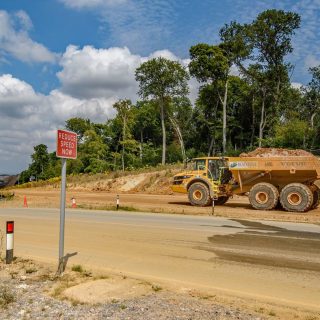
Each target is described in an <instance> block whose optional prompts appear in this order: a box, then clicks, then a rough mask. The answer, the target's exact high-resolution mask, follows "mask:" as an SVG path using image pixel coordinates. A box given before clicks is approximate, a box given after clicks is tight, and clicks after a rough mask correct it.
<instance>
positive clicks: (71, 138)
mask: <svg viewBox="0 0 320 320" xmlns="http://www.w3.org/2000/svg"><path fill="white" fill-rule="evenodd" d="M57 157H58V158H67V159H76V158H77V134H76V133H75V132H71V131H65V130H58V131H57Z"/></svg>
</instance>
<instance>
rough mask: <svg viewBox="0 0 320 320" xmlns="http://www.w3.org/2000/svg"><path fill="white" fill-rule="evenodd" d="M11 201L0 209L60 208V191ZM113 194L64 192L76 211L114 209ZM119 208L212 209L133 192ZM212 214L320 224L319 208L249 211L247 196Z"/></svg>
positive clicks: (35, 191) (29, 192)
mask: <svg viewBox="0 0 320 320" xmlns="http://www.w3.org/2000/svg"><path fill="white" fill-rule="evenodd" d="M13 192H15V194H16V196H15V199H14V200H11V201H8V202H5V201H2V202H0V208H10V207H12V208H17V207H23V204H24V196H26V198H27V202H28V206H29V207H30V208H59V197H60V190H59V189H58V188H57V189H44V188H30V189H16V190H13ZM116 196H117V194H116V193H110V192H106V191H94V192H93V191H72V190H69V191H68V192H67V207H71V198H72V197H74V198H75V199H76V203H77V206H78V208H82V209H102V210H106V209H107V210H108V209H114V207H115V203H116ZM120 206H121V207H122V208H123V209H124V210H129V211H145V212H159V213H180V214H186V215H204V216H207V215H210V214H211V211H212V209H211V207H206V208H199V207H193V206H191V205H190V204H189V202H188V199H187V195H183V194H174V195H154V194H143V193H134V194H127V193H123V194H120ZM215 215H216V216H223V217H230V218H240V219H266V220H277V221H292V222H309V223H320V207H319V208H317V209H315V210H312V211H309V212H308V213H301V214H297V213H295V214H293V213H288V212H285V211H283V210H273V211H260V210H259V211H258V210H254V209H252V208H251V206H250V204H249V202H248V198H247V197H238V196H235V197H234V198H233V199H230V200H229V201H228V202H227V203H226V204H225V205H223V206H216V207H215Z"/></svg>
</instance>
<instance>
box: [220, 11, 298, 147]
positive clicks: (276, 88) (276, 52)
mask: <svg viewBox="0 0 320 320" xmlns="http://www.w3.org/2000/svg"><path fill="white" fill-rule="evenodd" d="M299 26H300V16H299V15H298V14H297V13H293V12H285V11H283V10H276V9H272V10H266V11H264V12H262V13H260V14H259V15H258V16H257V18H256V19H255V20H254V21H253V22H252V23H251V24H244V25H240V24H238V23H236V22H232V23H231V24H230V25H225V27H224V28H223V29H222V30H221V31H220V34H223V35H224V38H225V42H226V43H227V45H228V46H229V47H232V48H233V50H234V52H235V59H234V61H235V63H236V64H237V66H238V67H239V70H240V71H241V72H242V74H243V75H245V76H246V77H247V78H249V79H251V80H252V82H255V83H256V84H257V85H256V88H257V89H258V90H259V91H260V92H259V93H258V96H259V97H260V98H261V99H260V100H261V101H260V105H261V108H260V124H259V146H261V142H262V139H263V135H264V129H265V127H266V124H267V121H269V120H270V118H272V116H271V115H273V117H275V116H277V113H278V111H279V106H280V102H281V94H282V89H283V88H284V87H286V86H287V83H288V82H289V76H288V71H289V70H290V68H291V66H290V64H288V63H286V62H285V61H284V59H285V56H286V55H287V54H288V53H290V52H292V50H293V48H292V45H291V38H292V36H293V35H294V33H295V30H296V29H297V28H299ZM246 66H247V67H246Z"/></svg>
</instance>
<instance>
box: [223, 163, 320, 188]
mask: <svg viewBox="0 0 320 320" xmlns="http://www.w3.org/2000/svg"><path fill="white" fill-rule="evenodd" d="M227 162H228V168H229V170H230V171H231V172H232V176H233V179H234V181H235V182H236V183H237V185H238V187H237V188H235V189H234V190H233V192H234V193H236V194H241V193H246V192H249V191H250V189H251V187H252V186H253V185H254V184H256V183H259V182H269V183H271V184H273V185H275V186H277V187H279V188H280V189H282V188H283V187H284V186H286V185H287V184H289V183H294V182H298V183H304V184H311V183H313V182H314V181H315V180H317V179H320V161H319V160H318V159H317V158H316V157H272V158H271V157H270V158H251V157H248V158H231V157H230V158H228V160H227Z"/></svg>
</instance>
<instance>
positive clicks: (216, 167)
mask: <svg viewBox="0 0 320 320" xmlns="http://www.w3.org/2000/svg"><path fill="white" fill-rule="evenodd" d="M224 167H226V162H225V160H222V159H212V160H209V164H208V177H209V178H211V179H212V180H215V181H216V180H219V178H220V170H221V168H224Z"/></svg>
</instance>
